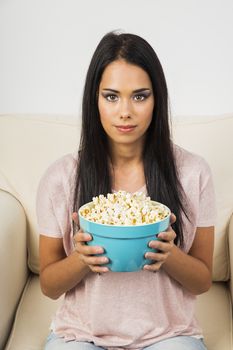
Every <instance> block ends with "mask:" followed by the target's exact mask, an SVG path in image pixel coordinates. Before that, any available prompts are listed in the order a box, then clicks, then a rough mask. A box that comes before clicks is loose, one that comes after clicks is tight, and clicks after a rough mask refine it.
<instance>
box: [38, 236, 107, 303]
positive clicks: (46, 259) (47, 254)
mask: <svg viewBox="0 0 233 350" xmlns="http://www.w3.org/2000/svg"><path fill="white" fill-rule="evenodd" d="M90 239H91V236H90V235H86V234H84V233H83V232H81V231H79V232H78V233H77V234H76V235H75V240H76V241H78V242H79V243H78V244H77V246H78V247H76V249H75V250H74V252H73V253H71V254H70V255H69V256H66V254H65V251H64V248H63V241H62V239H61V238H50V237H46V236H44V235H40V284H41V289H42V292H43V293H44V294H45V295H46V296H48V297H50V298H52V299H57V298H59V297H60V296H61V295H62V294H63V293H65V292H67V291H69V290H70V289H72V288H74V287H75V286H76V285H77V284H78V283H79V282H80V281H81V280H82V279H83V278H84V277H85V276H86V274H87V273H88V272H90V271H94V272H106V271H108V268H107V267H101V264H106V262H107V261H106V258H105V257H98V256H92V255H95V254H100V253H103V248H101V247H98V246H86V245H85V241H88V240H90Z"/></svg>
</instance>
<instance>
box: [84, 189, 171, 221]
mask: <svg viewBox="0 0 233 350" xmlns="http://www.w3.org/2000/svg"><path fill="white" fill-rule="evenodd" d="M80 214H81V215H82V216H83V217H84V218H85V219H87V220H90V221H94V222H96V223H100V224H107V225H144V224H150V223H154V222H157V221H160V220H162V219H164V218H166V217H167V216H168V215H169V211H168V209H167V208H166V207H165V206H164V205H163V204H160V203H156V202H153V201H151V198H150V197H149V196H146V195H145V194H144V193H143V192H135V193H129V192H126V191H118V192H115V193H108V194H107V196H106V197H105V196H104V195H102V194H100V195H99V196H96V197H93V198H92V202H91V203H89V205H86V206H85V207H84V208H83V209H81V210H80Z"/></svg>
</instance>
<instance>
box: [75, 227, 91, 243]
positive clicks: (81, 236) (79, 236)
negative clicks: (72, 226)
mask: <svg viewBox="0 0 233 350" xmlns="http://www.w3.org/2000/svg"><path fill="white" fill-rule="evenodd" d="M91 240H92V236H91V235H90V234H89V233H85V232H83V231H81V230H79V231H78V232H77V233H76V234H75V235H74V241H75V242H76V243H78V242H88V241H91Z"/></svg>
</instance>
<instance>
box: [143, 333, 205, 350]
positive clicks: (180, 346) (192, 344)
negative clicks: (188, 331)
mask: <svg viewBox="0 0 233 350" xmlns="http://www.w3.org/2000/svg"><path fill="white" fill-rule="evenodd" d="M144 350H207V348H206V346H205V344H204V342H203V340H202V339H197V338H194V337H188V336H178V337H173V338H168V339H165V340H162V341H160V342H158V343H155V344H153V345H150V346H148V347H146V348H145V349H144Z"/></svg>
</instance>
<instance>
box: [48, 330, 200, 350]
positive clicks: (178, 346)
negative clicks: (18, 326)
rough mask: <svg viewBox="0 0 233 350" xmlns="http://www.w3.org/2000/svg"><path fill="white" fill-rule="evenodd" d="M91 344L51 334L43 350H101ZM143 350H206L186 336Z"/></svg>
mask: <svg viewBox="0 0 233 350" xmlns="http://www.w3.org/2000/svg"><path fill="white" fill-rule="evenodd" d="M103 349H104V348H102V347H98V346H96V345H94V344H92V343H87V342H77V341H69V342H65V341H64V340H63V339H62V338H59V337H57V336H56V335H55V334H54V333H51V334H50V336H49V337H48V339H47V343H46V346H45V350H103ZM143 350H207V348H206V346H205V345H204V343H203V341H202V339H197V338H194V337H188V336H178V337H173V338H169V339H165V340H162V341H160V342H157V343H155V344H153V345H150V346H148V347H145V348H144V349H143Z"/></svg>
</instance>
